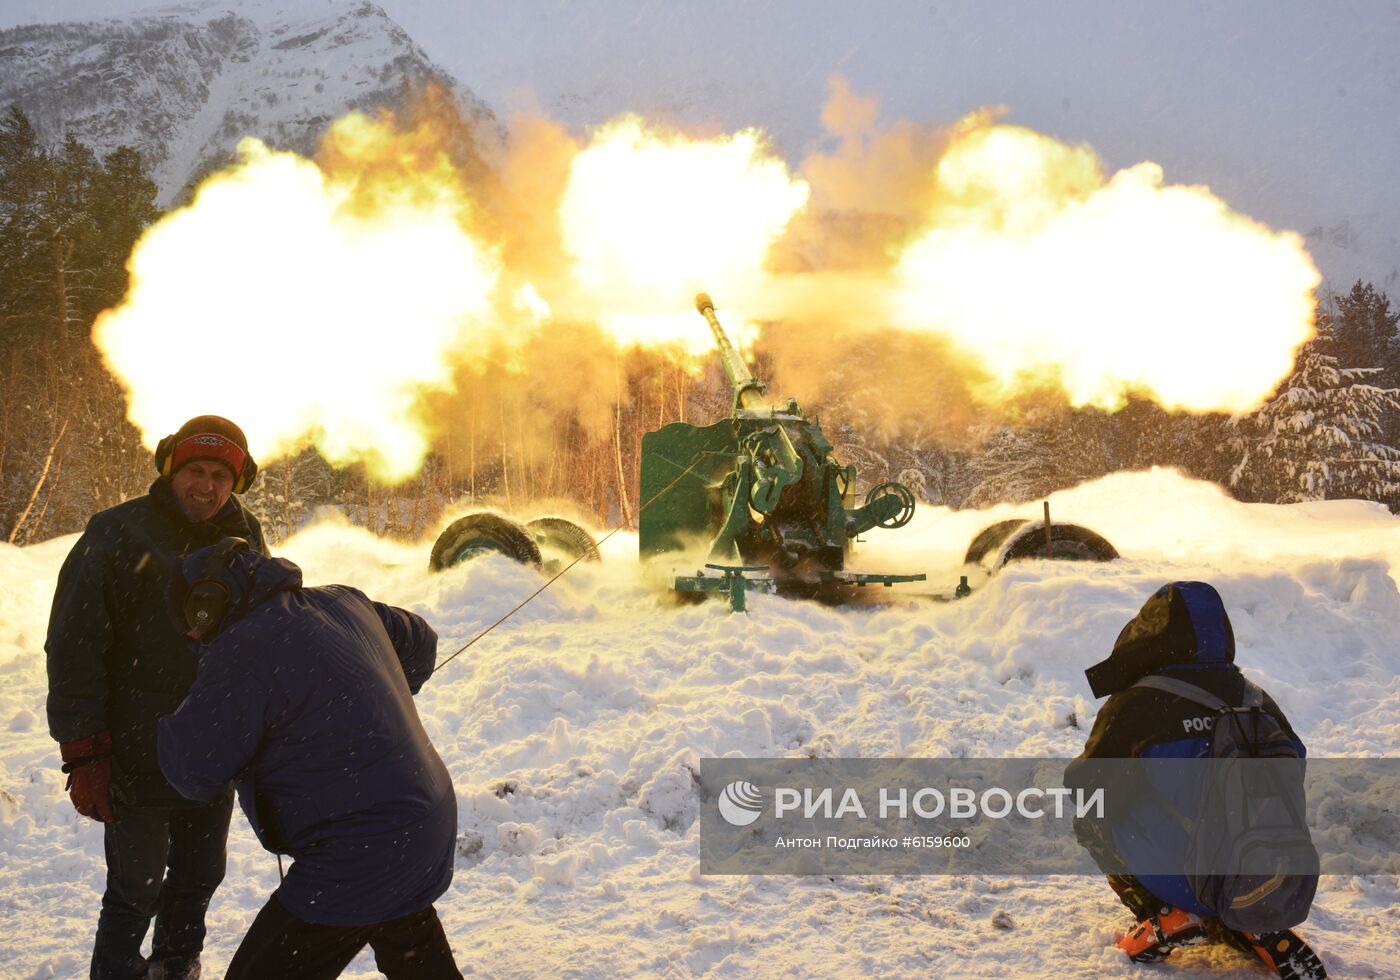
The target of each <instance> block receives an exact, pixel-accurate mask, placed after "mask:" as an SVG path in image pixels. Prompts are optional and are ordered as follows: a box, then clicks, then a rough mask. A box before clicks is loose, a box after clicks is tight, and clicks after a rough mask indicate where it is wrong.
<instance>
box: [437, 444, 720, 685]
mask: <svg viewBox="0 0 1400 980" xmlns="http://www.w3.org/2000/svg"><path fill="white" fill-rule="evenodd" d="M710 455H713V453H702V454H700V455H699V456H697V457H696V458H695V461H694V462H692V463H691V464H690V465H689V466H687V467H686V468H685V469H683V470H681V473H680V476H678V477H676V478H675V479H674V480H672V481H671V482H670V483H668V484H666V485H665V486H664V487H662V488H661V489H660V490H658V491H656V493H655V494H653V495H652V498H651V499H650V500H648V501H647V502H646V503H644V504H642V506H640V507H638V508H637V516H638V517H641V516H642V511H644V510H646V509H647V508H648V507H650V506H651V505H652V504H653V503H655V502H656V501H657V500H659V499H661V496H662V495H663V494H665V493H666V492H667V491H669V490H670V489H671V488H672V487H674V486H675V485H676V484H677V483H680V482H681V480H683V479H685V477H686V476H687V475H688V474H689V473H690V471H691V470H693V469H695V467H697V466H699V465H700V463H701V462H702V461H703V460H704V459H705V458H706V457H707V456H710ZM624 527H626V525H625V524H619V525H618V526H617V527H615V528H613V529H612V530H611V531H609V532H608V533H607V534H605V535H603V538H602V540H601V541H599V542H598V548H599V549H601V548H602V547H603V545H604V544H606V543H607V541H608V538H610V537H612V536H613V535H614V534H616V533H617V532H618V531H621V530H622V529H623V528H624ZM585 554H586V553H585ZM584 557H585V555H579V556H578V557H577V558H575V559H574V560H573V561H571V562H569V563H568V564H567V565H565V566H564V567H563V568H561V569H559V571H557V572H555V573H554V576H553V578H551V579H550V580H549V581H548V582H546V583H544V585H541V586H540V587H539V588H538V589H536V590H535V591H534V592H532V593H530V594H529V595H528V596H526V597H525V598H524V599H522V600H521V601H520V602H519V603H518V604H517V605H516V606H515V608H513V609H511V610H510V612H508V613H506V614H505V615H504V616H502V617H501V618H500V619H498V620H496V621H495V622H494V623H492V624H491V625H490V626H488V627H486V628H485V629H484V630H482V631H481V632H480V633H478V634H476V636H473V637H472V638H471V639H470V640H468V641H467V642H466V643H464V644H462V646H461V648H460V649H459V650H458V651H457V652H456V653H454V654H452V656H450V657H448V658H447V659H446V660H444V661H443V662H442V663H440V664H438V665H437V666H436V667H434V668H433V674H436V673H437V672H438V671H440V670H442V668H444V667H446V666H447V665H448V664H450V663H451V662H452V661H454V660H456V659H457V658H458V657H459V656H461V655H462V654H464V653H466V652H467V649H468V648H469V647H470V646H471V645H472V644H474V643H476V641H477V640H479V639H481V638H482V637H484V636H485V635H486V634H487V633H490V632H491V631H492V630H493V629H495V628H496V627H497V626H500V625H501V624H502V623H504V622H505V621H506V620H507V619H510V617H512V616H514V615H515V614H516V613H518V612H519V611H520V610H522V609H524V608H525V607H526V606H527V605H528V604H529V603H530V602H531V601H532V600H533V599H534V598H535V597H536V596H538V595H539V594H540V593H541V592H543V591H544V590H545V589H547V588H549V587H550V586H551V585H553V584H554V583H555V582H557V581H559V579H560V578H561V577H562V576H563V575H564V573H565V572H567V571H568V570H569V569H571V568H573V567H574V566H575V565H577V564H578V563H579V562H581V561H583V559H584ZM428 676H429V677H431V676H432V674H429V675H428Z"/></svg>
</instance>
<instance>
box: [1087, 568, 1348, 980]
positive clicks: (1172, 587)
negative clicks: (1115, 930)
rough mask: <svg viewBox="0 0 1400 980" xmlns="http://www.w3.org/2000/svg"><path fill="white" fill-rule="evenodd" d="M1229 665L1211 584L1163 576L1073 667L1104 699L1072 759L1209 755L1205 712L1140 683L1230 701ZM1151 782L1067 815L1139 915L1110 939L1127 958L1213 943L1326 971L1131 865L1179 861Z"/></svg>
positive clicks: (1285, 935)
mask: <svg viewBox="0 0 1400 980" xmlns="http://www.w3.org/2000/svg"><path fill="white" fill-rule="evenodd" d="M1234 661H1235V635H1234V631H1233V629H1232V628H1231V626H1230V618H1229V616H1228V615H1227V614H1226V612H1225V605H1224V603H1223V602H1222V601H1221V599H1220V594H1219V593H1218V592H1216V590H1215V589H1214V588H1213V587H1212V586H1210V585H1208V584H1207V583H1205V582H1172V583H1170V584H1168V585H1165V586H1163V587H1162V588H1160V589H1158V590H1157V591H1156V592H1155V593H1153V595H1152V596H1151V597H1149V598H1148V600H1147V602H1146V603H1144V605H1143V607H1142V609H1141V610H1140V611H1139V612H1138V614H1137V615H1136V616H1135V617H1133V619H1132V620H1131V621H1130V622H1129V623H1128V625H1126V626H1125V627H1123V630H1122V632H1121V633H1119V635H1118V639H1117V641H1116V642H1115V643H1114V645H1113V651H1112V653H1111V654H1110V656H1109V657H1108V659H1106V660H1104V661H1102V662H1101V663H1098V664H1095V665H1094V666H1093V667H1090V668H1089V669H1088V670H1086V671H1085V672H1084V673H1085V675H1086V677H1087V678H1088V681H1089V687H1090V689H1091V690H1092V691H1093V693H1094V695H1095V696H1096V697H1105V696H1107V697H1108V701H1107V702H1106V703H1105V704H1104V706H1103V708H1102V709H1100V711H1099V714H1098V717H1097V718H1096V719H1095V721H1094V728H1093V731H1092V732H1090V734H1089V739H1088V741H1087V742H1086V743H1085V745H1084V751H1083V752H1082V753H1081V754H1080V756H1079V759H1204V758H1206V757H1208V756H1209V755H1210V743H1211V726H1212V723H1213V718H1212V717H1211V714H1212V713H1211V712H1210V711H1209V710H1208V709H1206V708H1204V707H1202V705H1201V703H1200V702H1199V701H1196V700H1193V699H1191V698H1187V697H1183V696H1182V695H1180V694H1177V693H1172V692H1170V691H1167V690H1163V689H1161V688H1158V687H1154V686H1149V685H1148V684H1144V683H1142V681H1143V679H1144V678H1147V677H1150V676H1154V675H1155V676H1160V677H1168V678H1175V679H1178V680H1184V681H1186V682H1187V683H1188V684H1190V685H1192V686H1193V687H1194V688H1198V689H1201V690H1203V691H1205V692H1206V693H1207V694H1208V695H1214V696H1215V697H1216V698H1219V699H1220V700H1221V701H1223V702H1224V703H1225V704H1226V705H1229V706H1239V705H1241V704H1242V703H1243V701H1244V697H1245V691H1246V682H1245V679H1244V676H1243V675H1242V674H1241V673H1240V670H1239V668H1238V667H1236V666H1235V662H1234ZM1260 710H1262V711H1264V712H1266V713H1268V714H1269V715H1271V716H1272V717H1273V718H1274V719H1275V720H1276V721H1277V722H1278V725H1279V728H1280V729H1281V730H1282V732H1283V734H1284V735H1285V736H1286V737H1287V738H1288V739H1291V740H1292V742H1293V743H1294V746H1295V748H1296V750H1297V751H1298V754H1299V755H1301V754H1302V751H1303V747H1302V743H1301V742H1300V741H1299V740H1298V737H1297V735H1296V734H1294V732H1293V729H1292V727H1291V726H1290V725H1289V723H1288V719H1287V718H1286V717H1285V716H1284V714H1283V711H1282V709H1280V708H1279V706H1278V705H1277V704H1276V703H1275V702H1274V700H1273V698H1271V697H1269V695H1267V694H1263V695H1262V705H1261V707H1260ZM1128 772H1133V773H1137V770H1136V769H1129V770H1128ZM1091 773H1093V774H1092V775H1091ZM1104 773H1105V770H1104V769H1095V770H1091V769H1089V767H1087V766H1085V765H1082V764H1076V763H1071V764H1070V766H1069V767H1068V768H1067V769H1066V771H1065V782H1066V785H1068V786H1075V785H1078V786H1079V787H1080V788H1083V789H1093V788H1095V786H1094V785H1093V783H1095V782H1102V781H1103V780H1104V779H1105V778H1106V777H1105V776H1104ZM1111 778H1113V779H1117V778H1118V777H1111ZM1141 778H1145V777H1142V776H1141V775H1134V776H1132V777H1127V776H1125V777H1123V781H1122V782H1120V783H1119V784H1118V785H1119V786H1126V785H1131V783H1130V782H1129V781H1128V780H1129V779H1132V780H1133V781H1137V780H1139V779H1141ZM1161 789H1162V787H1152V786H1142V787H1141V789H1140V791H1137V792H1133V793H1131V794H1127V795H1129V796H1130V797H1131V804H1130V806H1128V807H1127V808H1126V809H1125V810H1122V811H1120V812H1110V814H1109V817H1110V819H1109V820H1108V821H1105V822H1099V821H1094V820H1076V821H1075V830H1076V832H1077V834H1078V836H1079V840H1080V843H1081V844H1083V845H1084V847H1085V848H1087V849H1088V851H1089V852H1090V854H1091V855H1092V856H1093V857H1094V859H1095V861H1096V862H1097V863H1098V864H1099V866H1100V867H1101V868H1102V869H1103V870H1104V871H1105V873H1106V874H1107V876H1108V883H1109V886H1110V887H1111V888H1112V889H1113V891H1114V893H1115V894H1116V895H1117V896H1118V898H1119V899H1120V900H1121V901H1122V902H1123V904H1124V905H1126V906H1127V907H1128V909H1129V910H1130V911H1131V912H1132V913H1133V915H1134V916H1135V917H1136V918H1137V919H1138V920H1139V921H1138V923H1137V925H1136V926H1134V927H1133V928H1132V929H1130V930H1129V931H1128V933H1127V934H1126V935H1125V936H1123V938H1122V939H1121V940H1120V941H1119V943H1118V945H1119V947H1120V948H1121V949H1122V950H1123V951H1124V952H1125V953H1127V955H1128V957H1129V958H1130V959H1131V960H1132V961H1133V962H1135V963H1150V962H1154V961H1157V960H1160V959H1162V958H1164V957H1166V956H1168V955H1170V954H1171V952H1172V950H1174V949H1176V948H1178V947H1181V946H1189V945H1195V944H1198V943H1205V942H1224V943H1228V944H1229V945H1232V946H1234V947H1236V948H1237V949H1240V950H1241V951H1243V952H1247V953H1253V954H1255V955H1257V956H1258V957H1259V958H1260V959H1261V960H1263V961H1264V963H1265V964H1266V965H1268V966H1269V967H1270V968H1271V969H1272V970H1273V971H1274V972H1275V973H1277V974H1278V975H1279V976H1281V977H1284V978H1285V980H1324V978H1325V977H1326V976H1327V972H1326V970H1325V969H1324V968H1323V966H1322V962H1321V960H1320V959H1319V958H1318V956H1317V954H1316V953H1315V952H1313V950H1312V948H1311V947H1309V946H1308V944H1307V943H1305V942H1304V941H1303V940H1302V939H1301V938H1299V936H1298V935H1297V933H1295V932H1293V931H1292V930H1291V929H1283V930H1279V931H1277V932H1274V933H1266V934H1261V935H1256V934H1253V933H1245V932H1236V931H1234V930H1231V929H1229V928H1227V927H1225V925H1224V924H1223V923H1222V922H1220V920H1219V917H1218V915H1217V910H1216V909H1213V908H1210V907H1208V906H1206V905H1204V904H1203V903H1202V901H1201V899H1200V898H1199V897H1198V896H1197V895H1196V894H1195V892H1194V890H1193V888H1192V885H1191V882H1190V881H1189V880H1188V878H1187V876H1186V875H1185V874H1159V873H1147V872H1146V871H1138V872H1136V873H1134V872H1133V869H1157V870H1160V869H1161V868H1164V867H1183V866H1184V865H1185V852H1186V848H1187V838H1186V831H1185V830H1184V829H1183V828H1182V826H1181V825H1180V824H1178V823H1177V822H1176V820H1175V819H1174V818H1173V817H1172V816H1171V814H1169V813H1168V811H1167V808H1166V806H1164V804H1163V799H1162V797H1161V795H1160V791H1161ZM1175 790H1176V791H1178V792H1179V793H1182V794H1184V795H1183V796H1182V798H1178V799H1173V800H1171V803H1172V805H1173V808H1174V809H1173V812H1177V813H1180V812H1192V807H1191V806H1190V804H1189V802H1188V801H1187V799H1186V797H1188V796H1190V795H1192V794H1193V793H1194V792H1198V788H1197V789H1195V790H1193V788H1192V787H1188V786H1181V785H1178V786H1176V787H1175ZM1125 871H1126V872H1128V873H1125Z"/></svg>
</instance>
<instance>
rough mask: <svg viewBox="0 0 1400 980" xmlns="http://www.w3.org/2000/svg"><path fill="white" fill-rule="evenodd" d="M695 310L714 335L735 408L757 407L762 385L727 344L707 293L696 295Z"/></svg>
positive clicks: (727, 338)
mask: <svg viewBox="0 0 1400 980" xmlns="http://www.w3.org/2000/svg"><path fill="white" fill-rule="evenodd" d="M695 308H696V309H697V310H699V311H700V315H701V316H703V317H704V318H705V322H706V323H708V324H709V325H710V333H712V334H714V337H715V345H716V346H717V347H719V359H720V363H721V364H723V365H724V374H725V376H726V377H727V378H729V383H730V385H732V386H733V388H734V404H735V407H736V408H754V407H757V403H758V400H759V399H758V396H759V395H761V394H762V393H763V383H762V382H761V381H759V380H758V379H757V378H755V377H754V376H753V372H752V371H750V370H749V366H748V365H747V364H745V363H744V358H743V357H742V356H741V355H740V354H739V352H738V351H737V350H735V349H734V345H733V344H732V343H730V342H729V335H728V334H726V333H725V332H724V327H722V326H720V322H719V317H717V316H715V304H714V303H713V302H712V301H711V300H710V296H709V294H708V293H699V294H697V295H696V297H695Z"/></svg>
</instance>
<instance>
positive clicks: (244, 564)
mask: <svg viewBox="0 0 1400 980" xmlns="http://www.w3.org/2000/svg"><path fill="white" fill-rule="evenodd" d="M216 547H218V546H217V545H210V546H209V547H207V548H200V549H199V550H198V551H192V552H190V553H189V554H187V555H182V556H180V557H179V558H177V559H176V560H175V567H174V569H173V570H172V572H171V576H170V589H169V593H168V599H169V606H170V615H171V616H172V617H173V618H174V620H175V622H176V623H177V624H179V629H180V631H181V632H182V633H183V632H184V630H185V626H184V622H185V613H184V605H185V594H186V593H187V592H188V591H189V589H190V586H191V585H192V584H193V583H194V582H195V581H197V580H198V579H199V578H200V577H201V576H203V575H204V572H205V570H206V568H207V567H208V565H209V558H210V556H211V555H213V554H214V549H215V548H216ZM220 578H221V580H222V581H223V583H224V585H225V586H226V587H227V588H228V591H229V610H228V614H227V615H226V616H225V617H224V621H223V623H222V624H221V626H220V629H221V630H223V629H227V628H228V627H229V625H230V624H232V623H235V622H237V621H238V620H239V619H241V618H242V617H243V616H246V615H247V614H248V613H249V612H251V611H252V610H254V609H256V608H257V607H258V606H260V605H262V604H263V603H264V602H266V601H267V600H268V599H270V598H272V597H273V596H275V595H277V594H278V593H280V592H293V591H295V590H297V589H300V588H301V569H300V568H298V567H297V566H296V565H294V564H292V563H291V562H290V561H288V560H287V559H285V558H269V557H267V556H266V555H262V554H259V553H258V552H256V551H253V550H251V549H247V548H244V549H241V550H238V551H235V552H232V553H231V554H230V555H229V556H228V558H227V560H226V561H225V563H224V570H223V575H222V576H220Z"/></svg>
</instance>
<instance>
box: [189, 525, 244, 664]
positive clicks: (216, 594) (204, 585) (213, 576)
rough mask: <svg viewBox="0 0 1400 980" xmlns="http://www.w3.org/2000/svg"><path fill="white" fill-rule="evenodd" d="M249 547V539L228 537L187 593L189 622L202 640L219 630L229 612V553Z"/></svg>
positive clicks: (215, 547) (193, 631)
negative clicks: (225, 581)
mask: <svg viewBox="0 0 1400 980" xmlns="http://www.w3.org/2000/svg"><path fill="white" fill-rule="evenodd" d="M247 547H248V542H247V541H246V540H244V539H243V538H224V539H223V540H222V541H220V542H219V543H218V544H216V545H215V546H214V551H213V553H212V554H211V555H210V556H209V561H208V563H207V564H206V565H205V566H204V572H203V574H201V575H200V576H199V578H197V579H195V580H194V584H192V585H191V586H190V590H189V591H188V592H186V593H185V625H186V626H188V627H189V629H190V632H191V633H193V634H194V635H195V636H196V637H198V638H199V639H201V640H202V639H204V638H205V637H207V636H211V635H213V634H214V633H217V632H218V631H219V627H220V626H221V625H222V624H223V621H224V617H225V616H227V615H228V607H229V602H230V600H231V599H232V595H231V594H230V593H229V590H228V585H226V584H225V583H224V569H225V568H226V567H227V566H228V559H229V555H231V554H233V553H234V552H235V551H243V550H246V549H247Z"/></svg>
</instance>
